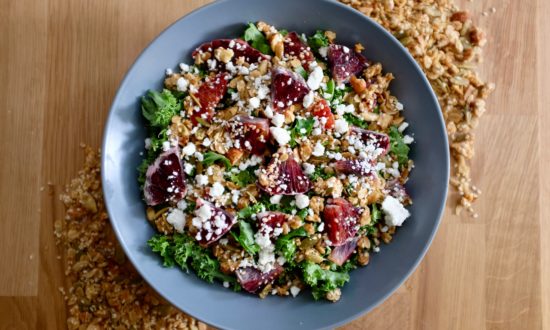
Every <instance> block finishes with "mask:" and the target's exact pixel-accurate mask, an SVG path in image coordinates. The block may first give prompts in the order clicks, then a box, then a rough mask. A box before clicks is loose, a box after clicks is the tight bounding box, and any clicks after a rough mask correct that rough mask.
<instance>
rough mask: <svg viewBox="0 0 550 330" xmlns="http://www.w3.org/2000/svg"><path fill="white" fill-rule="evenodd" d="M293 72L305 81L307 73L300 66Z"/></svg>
mask: <svg viewBox="0 0 550 330" xmlns="http://www.w3.org/2000/svg"><path fill="white" fill-rule="evenodd" d="M294 71H295V72H296V73H297V74H299V75H300V76H302V78H304V79H306V80H307V76H308V74H307V71H306V70H305V69H304V68H303V67H302V66H301V65H300V66H297V67H296V68H295V69H294Z"/></svg>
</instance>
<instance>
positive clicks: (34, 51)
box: [0, 0, 46, 296]
mask: <svg viewBox="0 0 550 330" xmlns="http://www.w3.org/2000/svg"><path fill="white" fill-rule="evenodd" d="M0 8H2V9H1V10H0V12H1V13H2V14H3V15H2V16H3V19H2V21H3V23H1V25H0V26H1V29H0V34H1V35H2V37H1V39H0V40H2V41H1V46H0V59H1V63H2V65H1V66H2V69H1V70H0V81H2V82H3V87H2V88H0V100H1V101H0V106H1V107H2V111H0V153H1V154H2V155H4V156H2V160H3V161H2V162H0V182H1V183H2V186H3V188H2V189H0V200H1V201H2V205H3V206H4V207H3V210H4V211H5V212H4V214H3V217H4V219H3V220H2V223H3V225H2V230H0V251H9V252H8V253H7V254H6V255H5V256H4V257H2V258H1V262H0V263H1V267H0V268H1V269H3V270H9V271H2V272H0V296H8V295H17V296H32V295H36V293H37V276H38V271H37V270H38V257H39V256H38V234H39V226H38V225H37V224H38V223H39V214H38V208H39V207H40V195H39V194H40V186H41V185H42V184H43V183H42V182H40V181H41V179H40V166H41V162H42V159H43V157H42V126H41V124H42V120H43V117H44V113H43V111H42V109H43V104H44V97H45V88H44V87H45V66H46V56H45V55H46V42H45V40H46V6H45V3H44V2H39V3H35V2H34V1H32V0H22V1H2V2H0ZM23 17H24V18H25V19H22V18H23ZM4 18H5V19H4Z"/></svg>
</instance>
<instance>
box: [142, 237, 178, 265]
mask: <svg viewBox="0 0 550 330" xmlns="http://www.w3.org/2000/svg"><path fill="white" fill-rule="evenodd" d="M147 244H148V245H149V247H150V248H151V250H152V251H153V252H156V253H158V254H159V255H160V256H161V257H162V264H163V265H164V267H172V266H174V265H175V262H174V251H173V250H172V244H171V241H170V240H169V238H168V237H167V236H163V235H155V236H153V237H151V239H150V240H149V241H147Z"/></svg>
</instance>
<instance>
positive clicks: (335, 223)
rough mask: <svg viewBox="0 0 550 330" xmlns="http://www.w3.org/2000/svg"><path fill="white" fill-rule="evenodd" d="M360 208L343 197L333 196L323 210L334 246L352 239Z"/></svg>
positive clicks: (324, 219) (356, 227)
mask: <svg viewBox="0 0 550 330" xmlns="http://www.w3.org/2000/svg"><path fill="white" fill-rule="evenodd" d="M358 219H359V210H358V209H357V208H356V207H354V206H353V205H352V204H351V203H350V202H348V201H347V200H345V199H343V198H331V199H329V200H328V201H327V204H326V205H325V209H324V210H323V221H324V222H325V225H326V227H327V234H328V239H329V240H330V242H331V245H332V246H340V245H343V244H345V243H347V242H348V241H349V240H350V239H352V238H353V237H354V236H355V234H356V233H357V230H358V229H359V228H358V226H357V220H358Z"/></svg>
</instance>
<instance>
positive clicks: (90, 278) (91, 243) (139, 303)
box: [55, 148, 206, 330]
mask: <svg viewBox="0 0 550 330" xmlns="http://www.w3.org/2000/svg"><path fill="white" fill-rule="evenodd" d="M85 151H86V164H85V166H84V168H83V169H82V170H81V171H80V172H79V173H78V177H77V178H75V179H74V180H73V181H72V182H71V183H70V185H68V186H67V189H66V192H65V193H64V194H63V195H62V196H61V200H62V201H63V203H64V204H65V207H66V214H67V215H66V217H65V219H63V220H58V221H56V223H55V235H56V239H57V244H58V246H59V247H60V248H61V249H62V250H63V252H64V253H63V259H64V264H65V266H66V269H65V275H66V276H67V278H66V283H67V284H66V287H65V288H60V291H61V292H62V294H63V296H64V299H65V301H66V304H67V309H68V319H67V327H68V329H88V330H90V329H159V328H165V329H206V325H205V324H203V323H200V322H198V321H196V320H194V319H192V318H190V317H189V316H187V315H185V314H183V313H182V312H180V311H178V310H177V309H176V308H174V307H172V306H171V305H170V304H169V303H167V302H166V301H164V300H163V299H162V298H161V297H159V296H158V295H157V294H156V293H155V292H154V290H153V289H151V288H150V287H149V285H148V284H147V283H145V281H144V280H143V279H141V277H140V276H139V274H138V273H137V272H136V271H135V270H134V268H133V267H132V265H131V264H130V262H129V261H128V260H126V257H125V255H124V252H123V251H122V248H121V247H120V245H119V243H118V242H117V240H116V237H115V235H114V233H113V231H112V228H111V224H110V223H109V219H108V217H107V212H106V210H105V205H104V203H103V193H102V190H101V178H100V166H99V157H100V156H99V153H98V152H97V151H94V150H92V149H91V148H86V149H85Z"/></svg>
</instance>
